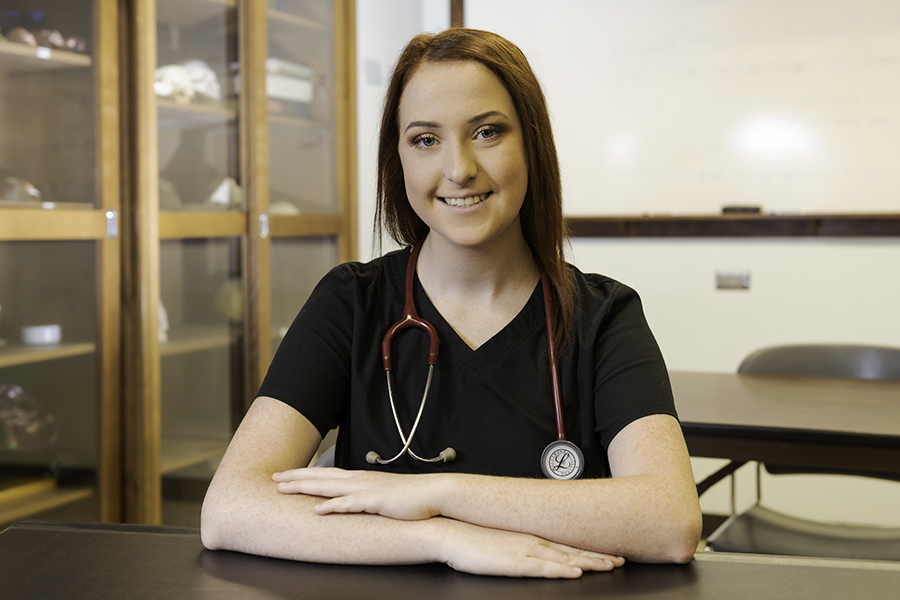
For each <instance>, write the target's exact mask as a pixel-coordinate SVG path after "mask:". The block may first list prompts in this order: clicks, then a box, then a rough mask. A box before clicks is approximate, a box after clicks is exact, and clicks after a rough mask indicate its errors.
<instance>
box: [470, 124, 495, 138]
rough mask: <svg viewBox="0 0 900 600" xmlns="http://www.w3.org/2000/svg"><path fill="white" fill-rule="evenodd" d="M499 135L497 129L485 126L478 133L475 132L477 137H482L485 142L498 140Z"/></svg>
mask: <svg viewBox="0 0 900 600" xmlns="http://www.w3.org/2000/svg"><path fill="white" fill-rule="evenodd" d="M499 133H500V132H499V131H497V128H496V127H494V126H492V125H485V126H484V127H481V128H479V129H478V131H477V132H475V135H476V136H477V137H481V139H483V140H492V139H494V138H496V137H497V135H499Z"/></svg>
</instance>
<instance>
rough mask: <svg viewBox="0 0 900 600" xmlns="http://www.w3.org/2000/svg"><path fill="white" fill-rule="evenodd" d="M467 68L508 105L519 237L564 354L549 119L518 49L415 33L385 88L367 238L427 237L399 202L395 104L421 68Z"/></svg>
mask: <svg viewBox="0 0 900 600" xmlns="http://www.w3.org/2000/svg"><path fill="white" fill-rule="evenodd" d="M449 61H475V62H478V63H480V64H482V65H484V66H485V67H487V68H488V69H490V71H491V72H492V73H494V75H496V76H497V78H498V79H499V80H500V82H501V83H502V84H503V86H504V87H505V88H506V91H507V92H508V93H509V95H510V97H511V98H512V101H513V105H514V106H515V109H516V113H517V114H518V116H519V121H520V125H521V129H522V136H523V142H524V145H525V157H526V164H527V168H528V187H527V190H526V192H525V201H524V203H523V204H522V209H521V211H520V213H519V219H520V221H521V224H522V234H523V235H524V237H525V242H526V243H527V244H528V246H529V247H530V248H531V252H532V254H533V255H534V258H535V260H536V261H537V263H538V266H539V267H540V268H542V269H543V270H544V271H545V272H546V273H547V276H548V278H549V279H550V282H551V287H552V288H553V289H552V293H553V296H554V302H553V304H554V311H553V312H554V317H553V326H552V330H553V338H554V340H555V342H556V347H557V348H558V350H557V352H559V353H561V352H563V351H564V350H565V348H566V346H567V344H568V340H569V337H570V335H571V329H572V323H573V317H574V314H575V287H574V284H573V282H572V280H571V277H570V275H569V270H568V267H567V265H566V259H565V243H566V239H567V232H566V225H565V219H564V218H563V212H562V182H561V177H560V171H559V160H558V158H557V155H556V145H555V144H554V142H553V131H552V128H551V126H550V115H549V113H548V111H547V102H546V100H545V98H544V93H543V90H542V89H541V84H540V82H539V81H538V79H537V77H536V76H535V74H534V72H533V71H532V70H531V66H530V65H529V64H528V60H527V59H526V58H525V55H524V54H523V53H522V51H521V50H520V49H519V47H518V46H516V45H515V44H513V43H512V42H510V41H508V40H507V39H505V38H503V37H501V36H499V35H497V34H495V33H491V32H489V31H481V30H477V29H464V28H451V29H448V30H446V31H443V32H441V33H437V34H427V33H423V34H420V35H417V36H416V37H414V38H413V39H412V40H411V41H410V42H409V43H408V44H407V45H406V47H405V48H404V49H403V52H402V53H401V54H400V58H399V59H398V61H397V65H396V66H395V67H394V72H393V75H392V76H391V80H390V82H389V84H388V88H387V93H386V94H385V100H384V111H383V113H382V118H381V133H380V136H379V141H378V187H377V192H376V194H377V196H376V200H377V203H376V208H375V236H376V239H378V240H379V245H380V240H381V231H382V228H383V229H384V230H385V231H387V232H388V234H389V235H390V236H391V238H393V239H394V241H396V242H397V243H398V244H400V245H401V246H408V245H412V244H414V243H415V242H416V241H418V240H419V239H421V238H422V237H424V236H425V235H426V234H427V233H428V226H427V225H426V224H425V222H424V221H422V220H421V219H420V218H419V217H418V215H416V213H415V211H413V209H412V206H410V203H409V200H408V199H407V197H406V184H405V181H404V178H403V167H402V164H401V162H400V154H399V151H398V144H399V141H400V120H399V112H400V99H401V96H402V95H403V91H404V89H405V88H406V84H407V83H408V82H409V80H410V79H411V78H412V76H413V74H414V73H415V72H416V70H417V69H418V67H419V66H421V65H422V64H424V63H429V62H430V63H434V62H449Z"/></svg>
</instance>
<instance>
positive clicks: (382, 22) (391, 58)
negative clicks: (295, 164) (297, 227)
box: [356, 0, 450, 260]
mask: <svg viewBox="0 0 900 600" xmlns="http://www.w3.org/2000/svg"><path fill="white" fill-rule="evenodd" d="M449 26H450V3H449V0H357V2H356V31H357V40H356V53H357V65H356V93H357V103H358V108H357V148H358V156H359V159H358V163H357V171H358V182H359V186H358V188H359V192H358V208H359V210H358V213H359V256H360V259H361V260H369V259H370V258H372V257H375V256H379V255H380V254H381V252H379V251H378V249H377V248H375V246H374V243H375V240H373V234H372V222H373V219H374V217H375V186H376V177H375V173H376V157H377V155H378V129H379V127H380V125H381V105H382V99H383V93H384V88H385V87H386V86H387V78H388V77H389V76H390V73H391V70H392V69H393V66H394V63H395V62H396V60H397V57H398V56H399V55H400V51H401V50H403V47H404V46H405V45H406V43H407V42H408V41H409V40H410V39H411V38H412V37H413V36H415V35H416V34H418V33H421V32H423V31H442V30H444V29H446V28H447V27H449ZM393 247H394V246H393V243H392V242H391V240H390V239H389V238H386V239H385V240H384V249H385V251H386V250H388V249H390V248H393Z"/></svg>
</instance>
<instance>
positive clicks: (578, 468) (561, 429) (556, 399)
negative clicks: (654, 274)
mask: <svg viewBox="0 0 900 600" xmlns="http://www.w3.org/2000/svg"><path fill="white" fill-rule="evenodd" d="M423 241H424V238H423V240H419V241H418V242H416V244H415V245H413V247H412V250H411V251H410V254H409V262H408V263H407V265H406V295H405V299H404V304H403V312H404V316H403V318H401V319H400V320H399V321H397V322H396V323H394V324H393V325H392V326H391V327H390V329H388V330H387V333H385V334H384V339H383V340H382V342H381V355H382V359H383V361H384V372H385V376H386V378H387V389H388V399H389V400H390V403H391V412H392V413H393V414H394V423H395V424H396V425H397V432H398V433H399V434H400V440H401V441H402V442H403V448H401V449H400V452H398V453H397V454H396V456H394V457H393V458H390V459H383V458H381V456H380V455H379V454H378V453H377V452H375V451H374V450H373V451H371V452H369V453H368V454H366V461H367V462H368V463H369V464H373V465H374V464H379V465H387V464H390V463H392V462H394V461H395V460H397V459H398V458H400V457H401V456H403V455H404V454H409V455H410V456H411V457H413V458H414V459H416V460H418V461H421V462H428V463H436V462H450V461H451V460H453V459H455V458H456V450H454V449H453V448H445V449H444V450H443V451H442V452H441V453H440V454H438V455H437V456H435V457H433V458H422V457H420V456H418V455H417V454H415V453H414V452H413V451H412V449H411V448H410V444H412V440H413V436H415V435H416V429H417V428H418V427H419V421H420V420H421V418H422V411H423V410H424V409H425V401H426V400H427V399H428V390H429V388H430V387H431V378H432V376H433V375H434V365H435V363H437V355H438V346H439V345H440V340H439V338H438V333H437V330H436V329H435V328H434V326H433V325H432V324H431V323H429V322H428V321H426V320H425V319H422V318H420V317H419V314H418V312H416V305H415V302H413V279H414V277H415V271H416V263H417V262H418V260H419V250H421V249H422V242H423ZM541 287H542V288H543V291H544V318H545V320H546V322H547V345H548V354H549V360H550V381H551V384H552V388H553V406H554V409H555V413H556V440H554V441H552V442H550V444H548V445H547V447H546V448H544V452H543V453H542V454H541V470H542V471H543V472H544V476H545V477H547V478H548V479H577V478H578V476H579V475H581V472H582V471H583V470H584V456H583V455H582V454H581V450H580V449H579V448H578V446H576V445H575V444H573V443H572V442H570V441H568V440H567V439H566V433H565V426H564V424H563V414H562V394H561V392H560V385H559V368H558V364H557V361H556V348H555V344H554V343H553V332H552V330H551V323H552V309H551V304H550V301H551V299H550V284H549V281H548V279H547V274H546V273H544V270H543V269H541ZM409 327H418V328H419V329H422V330H423V331H425V333H427V334H428V338H429V340H430V346H429V349H428V378H427V379H426V381H425V393H424V394H422V401H421V402H420V403H419V412H418V414H417V415H416V419H415V421H414V422H413V426H412V429H410V431H409V435H405V434H404V433H403V427H401V426H400V419H399V418H398V417H397V406H396V404H395V403H394V392H393V389H392V388H391V371H392V366H391V343H392V342H393V341H394V336H395V335H396V334H397V333H398V332H400V331H402V330H404V329H407V328H409Z"/></svg>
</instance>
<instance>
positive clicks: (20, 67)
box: [0, 0, 121, 529]
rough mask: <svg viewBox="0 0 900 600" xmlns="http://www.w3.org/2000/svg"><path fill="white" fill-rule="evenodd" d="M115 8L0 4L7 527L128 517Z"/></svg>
mask: <svg viewBox="0 0 900 600" xmlns="http://www.w3.org/2000/svg"><path fill="white" fill-rule="evenodd" d="M117 21H118V15H117V8H116V2H115V1H114V0H113V1H112V2H109V1H106V0H47V1H45V2H41V3H40V7H39V9H38V8H37V7H35V3H34V2H24V1H20V2H17V1H15V0H9V1H5V2H3V3H2V5H0V529H2V528H3V527H4V526H5V525H7V524H9V523H10V522H12V521H14V520H17V519H21V518H26V517H30V518H51V519H65V520H90V521H96V520H104V521H115V520H118V519H119V518H120V497H121V496H120V493H119V487H120V483H121V482H120V476H119V469H120V465H121V463H120V462H119V458H120V456H119V447H118V446H119V441H120V436H119V429H120V422H119V417H118V415H119V399H120V396H119V387H118V383H119V379H118V377H119V360H118V355H119V348H118V336H119V247H118V209H119V196H118V195H119V183H118V164H119V149H118V127H119V122H118V120H119V113H118V54H117V52H118V49H117V42H116V40H117V37H118V33H117V30H116V26H117Z"/></svg>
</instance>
